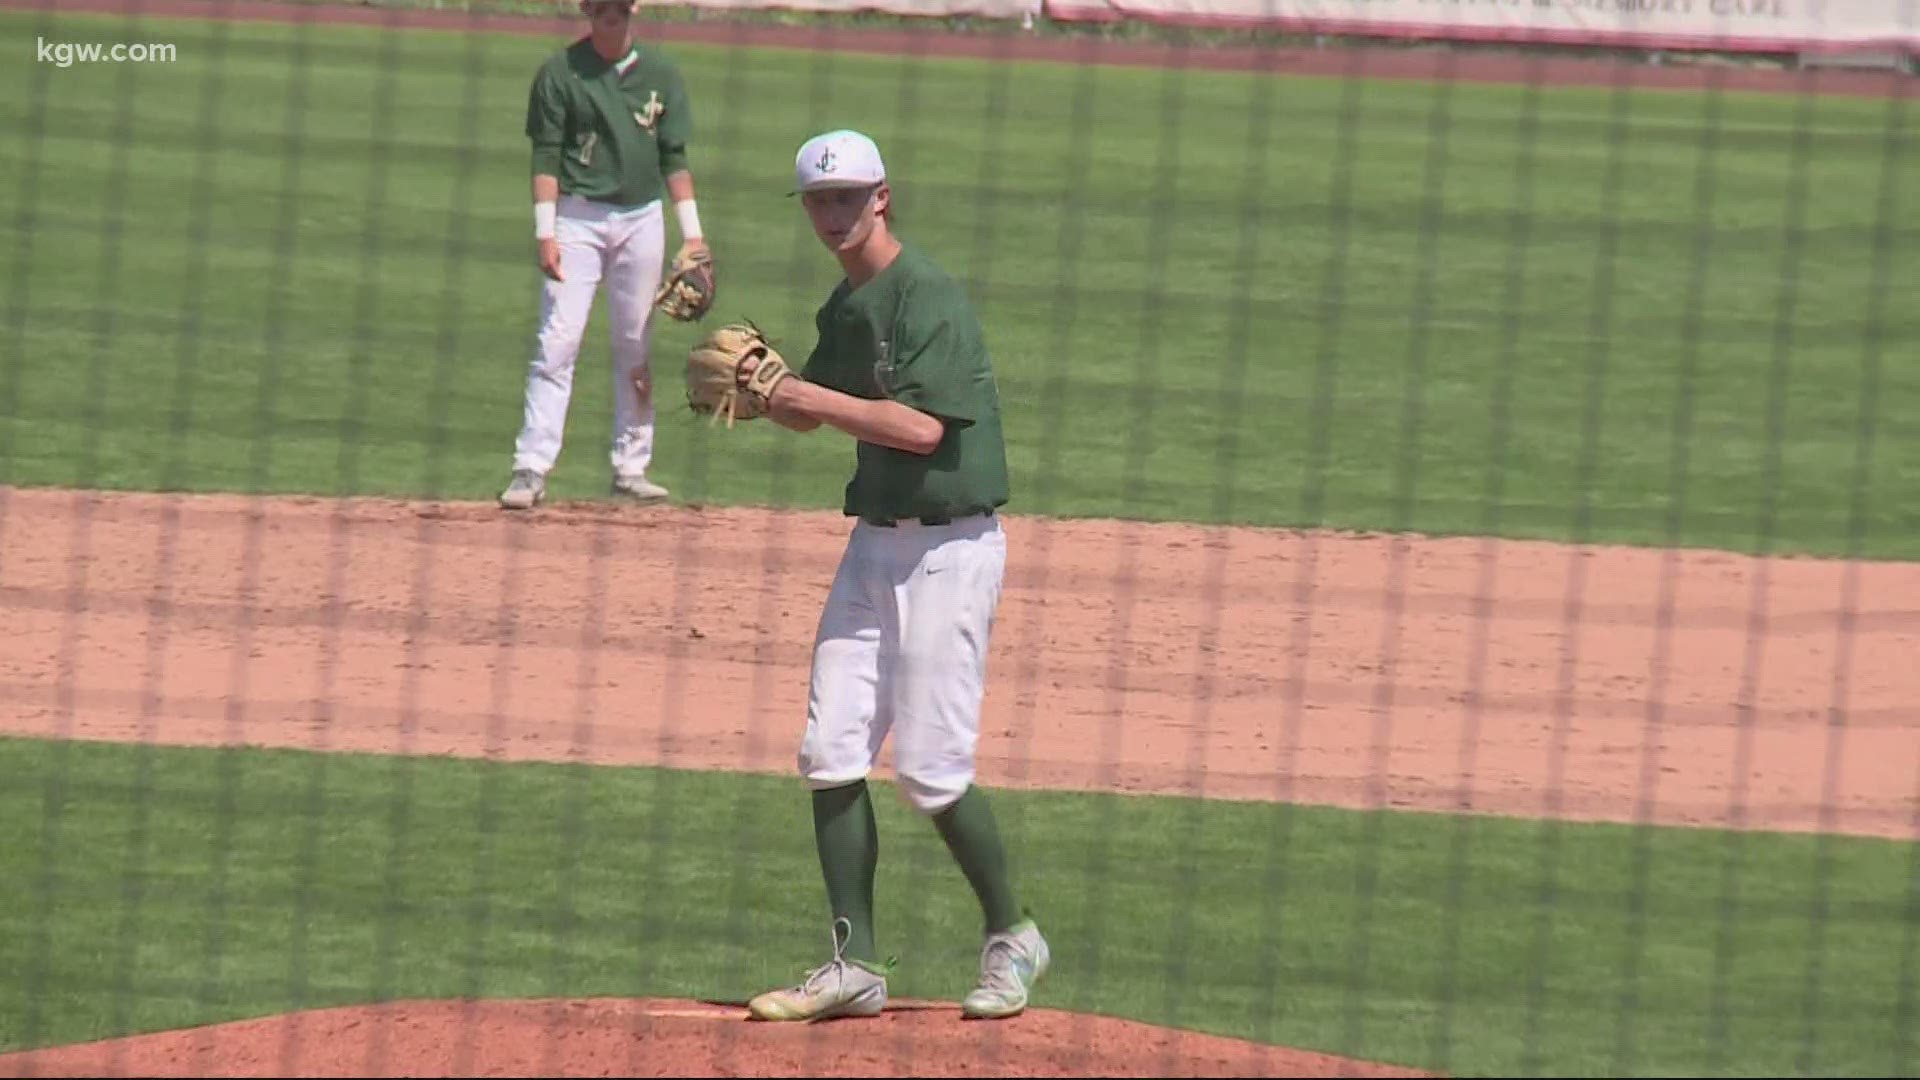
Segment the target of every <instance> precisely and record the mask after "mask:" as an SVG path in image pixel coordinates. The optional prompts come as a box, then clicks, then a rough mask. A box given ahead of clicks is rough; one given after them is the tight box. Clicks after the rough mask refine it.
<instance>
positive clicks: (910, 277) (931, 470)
mask: <svg viewBox="0 0 1920 1080" xmlns="http://www.w3.org/2000/svg"><path fill="white" fill-rule="evenodd" d="M814 329H815V330H816V332H817V333H818V335H819V338H818V341H817V343H816V344H815V345H814V349H813V353H812V355H810V356H809V357H808V358H807V362H806V365H805V366H804V367H803V368H802V369H801V376H802V377H803V378H805V379H806V380H807V381H809V382H817V383H820V384H821V385H823V386H828V387H832V388H833V389H835V390H838V391H840V392H842V393H845V394H852V395H853V396H855V397H860V398H867V399H869V400H877V399H880V398H891V399H893V400H894V401H898V402H900V403H901V404H903V405H910V406H912V407H913V408H916V409H919V410H921V411H922V412H927V413H932V414H933V415H935V416H937V417H939V418H940V419H941V420H942V421H944V422H945V425H946V434H945V435H944V436H943V437H942V438H941V440H940V445H939V446H938V447H937V448H936V449H935V450H934V451H933V453H931V454H928V455H925V456H922V455H920V454H914V453H910V452H908V451H905V450H895V449H893V448H891V447H887V446H880V445H878V444H875V443H869V442H866V441H864V440H863V441H861V442H860V443H859V444H858V448H857V450H856V452H855V468H854V473H853V480H852V481H851V482H850V483H848V484H847V492H846V512H847V513H848V514H850V515H854V516H857V517H869V518H884V519H894V518H920V517H933V518H954V517H960V516H963V515H967V514H975V513H981V512H984V511H987V510H991V509H993V508H995V507H998V506H1002V505H1005V503H1006V501H1007V451H1006V440H1005V438H1004V437H1003V436H1002V434H1001V428H1000V396H999V389H998V387H997V386H996V385H995V382H994V377H993V367H992V364H991V363H990V362H989V360H988V357H987V347H986V340H985V336H984V335H983V334H982V333H981V330H980V323H979V320H978V319H976V318H975V317H974V314H973V306H972V305H971V304H970V303H969V302H968V301H967V296H966V293H965V291H964V290H962V289H961V287H960V285H959V283H958V282H956V281H954V280H953V279H952V278H950V277H948V276H947V274H946V273H945V272H944V271H942V270H941V269H940V268H939V267H938V266H936V265H934V263H933V261H932V260H930V259H928V258H927V257H926V256H925V255H923V254H921V253H920V252H919V251H918V250H916V249H915V248H914V247H912V246H911V245H902V247H901V250H900V254H899V255H898V257H896V258H895V259H894V260H893V262H891V263H889V264H888V265H887V267H886V269H884V270H882V271H880V273H879V274H877V275H875V276H874V277H873V279H872V280H870V281H868V282H867V283H866V284H865V285H862V286H861V287H859V288H858V289H854V288H852V287H850V285H849V284H848V282H846V281H845V280H842V281H841V282H840V284H839V286H838V287H836V288H835V289H834V291H833V295H831V296H829V297H828V298H827V301H826V303H824V304H822V305H821V307H820V310H819V311H818V312H817V313H816V314H815V316H814Z"/></svg>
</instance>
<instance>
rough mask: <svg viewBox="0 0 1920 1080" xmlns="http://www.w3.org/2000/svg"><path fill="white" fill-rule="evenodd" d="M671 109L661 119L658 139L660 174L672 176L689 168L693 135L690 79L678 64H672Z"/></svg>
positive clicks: (669, 75)
mask: <svg viewBox="0 0 1920 1080" xmlns="http://www.w3.org/2000/svg"><path fill="white" fill-rule="evenodd" d="M666 83H667V111H666V114H665V115H664V116H662V117H661V118H660V127H659V130H658V132H657V133H656V134H655V136H654V138H655V140H656V141H657V142H658V143H659V148H660V175H661V176H672V175H673V174H674V173H677V172H679V171H681V170H682V169H685V168H687V142H688V141H689V140H690V139H692V138H693V112H692V105H691V103H690V102H689V101H688V98H687V84H686V80H684V79H682V78H681V77H680V69H679V68H678V67H677V66H672V67H668V69H667V72H666Z"/></svg>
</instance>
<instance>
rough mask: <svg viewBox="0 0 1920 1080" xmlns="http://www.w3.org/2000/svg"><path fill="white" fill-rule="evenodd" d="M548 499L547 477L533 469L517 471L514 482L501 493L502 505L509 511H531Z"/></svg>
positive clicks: (515, 471) (514, 471)
mask: <svg viewBox="0 0 1920 1080" xmlns="http://www.w3.org/2000/svg"><path fill="white" fill-rule="evenodd" d="M546 497H547V478H546V477H544V476H541V475H540V474H539V473H537V472H534V471H533V470H532V469H515V470H513V482H512V483H510V484H508V485H507V490H505V491H503V492H501V493H500V505H501V506H503V507H505V508H507V509H508V510H531V509H533V508H534V507H535V506H537V505H539V503H540V501H541V500H543V499H545V498H546Z"/></svg>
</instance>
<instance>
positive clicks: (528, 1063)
mask: <svg viewBox="0 0 1920 1080" xmlns="http://www.w3.org/2000/svg"><path fill="white" fill-rule="evenodd" d="M744 1015H745V1014H744V1013H743V1012H742V1010H740V1009H737V1008H727V1007H722V1006H716V1005H705V1004H700V1003H697V1002H687V1001H657V1000H645V1001H629V1000H618V1001H615V1000H591V1001H567V1002H553V1001H525V1002H502V1001H479V1002H396V1003H393V1004H390V1005H381V1006H373V1007H365V1008H343V1009H327V1010H320V1011H315V1012H310V1013H302V1014H296V1016H295V1017H292V1018H289V1017H272V1018H269V1019H265V1020H248V1021H242V1022H239V1023H233V1024H222V1025H218V1026H214V1027H207V1028H200V1029H196V1030H192V1031H179V1032H168V1033H165V1034H162V1035H157V1036H148V1037H144V1038H140V1039H116V1040H112V1041H109V1042H100V1043H91V1044H87V1045H83V1046H73V1047H62V1048H60V1049H58V1050H50V1051H41V1052H40V1053H37V1054H15V1055H8V1056H0V1076H390V1075H404V1076H970V1075H982V1074H984V1075H993V1076H1040V1077H1052V1076H1312V1077H1318V1076H1354V1077H1387V1076H1429V1075H1432V1074H1430V1073H1422V1072H1417V1071H1414V1070H1410V1069H1400V1068H1395V1067H1392V1066H1384V1065H1374V1064H1369V1063H1366V1062H1360V1061H1353V1060H1351V1059H1348V1058H1338V1057H1331V1056H1328V1055H1325V1054H1313V1053H1307V1052H1304V1051H1299V1050H1289V1049H1285V1048H1282V1047H1273V1046H1263V1045H1260V1044H1258V1043H1249V1042H1241V1041H1239V1040H1235V1039H1223V1038H1218V1037H1215V1036H1210V1035H1199V1034H1195V1033H1192V1032H1184V1031H1171V1030H1167V1029H1162V1028H1152V1027H1147V1026H1144V1025H1140V1024H1130V1023H1126V1022H1124V1021H1120V1020H1113V1019H1109V1018H1106V1017H1094V1016H1082V1015H1075V1014H1069V1013H1061V1012H1055V1011H1052V1010H1048V1009H1035V1010H1031V1011H1029V1012H1028V1013H1026V1014H1025V1015H1024V1016H1021V1017H1018V1018H1016V1019H1014V1020H1010V1021H1005V1022H1001V1023H992V1024H976V1023H968V1022H966V1021H963V1020H961V1019H960V1016H959V1009H958V1007H956V1006H949V1005H935V1004H921V1003H907V1004H905V1005H904V1006H903V1007H900V1008H891V1007H890V1008H889V1011H888V1012H886V1013H885V1014H883V1015H882V1016H881V1017H880V1018H879V1019H877V1020H860V1021H845V1022H838V1023H830V1024H821V1025H812V1026H797V1025H784V1024H780V1025H775V1024H757V1023H753V1022H752V1021H748V1020H744V1019H743V1017H744Z"/></svg>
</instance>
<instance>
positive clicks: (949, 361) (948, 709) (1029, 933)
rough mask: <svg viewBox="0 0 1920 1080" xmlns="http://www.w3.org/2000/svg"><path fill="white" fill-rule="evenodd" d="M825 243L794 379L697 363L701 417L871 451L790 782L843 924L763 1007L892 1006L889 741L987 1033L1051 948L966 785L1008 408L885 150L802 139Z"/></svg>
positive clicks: (706, 360) (864, 143)
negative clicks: (967, 943)
mask: <svg viewBox="0 0 1920 1080" xmlns="http://www.w3.org/2000/svg"><path fill="white" fill-rule="evenodd" d="M795 173H796V181H797V187H798V194H799V195H800V200H801V203H802V205H803V206H804V207H805V210H806V213H807V216H808V219H809V220H810V222H811V223H812V225H813V231H814V234H815V235H816V236H817V237H818V238H819V239H820V242H821V243H822V244H824V245H825V246H826V248H827V250H829V251H831V252H832V253H833V255H834V256H835V258H836V259H838V261H839V263H840V266H841V268H842V269H843V270H844V271H845V277H844V278H843V279H842V280H841V281H840V282H839V284H838V285H837V286H836V287H835V288H834V290H833V293H832V295H830V296H829V297H828V298H827V300H826V302H825V303H824V304H823V305H822V306H821V307H820V309H819V311H818V312H817V314H816V316H815V330H816V333H817V341H816V344H815V345H814V348H813V353H812V355H811V356H810V357H809V358H808V360H807V363H806V364H805V366H804V368H803V369H802V370H801V371H800V372H798V373H795V372H792V371H789V370H788V369H787V367H786V363H785V361H784V360H783V359H782V358H781V357H780V356H779V354H778V352H777V351H776V350H775V349H774V348H773V347H772V345H771V344H770V342H769V341H768V340H767V339H766V338H765V337H764V336H763V335H761V334H760V333H759V330H758V328H756V327H753V326H752V325H750V324H748V325H744V326H743V325H734V326H727V327H722V328H720V329H719V330H716V331H715V332H714V333H712V334H709V335H708V336H707V338H706V340H704V341H703V342H702V343H701V344H699V345H697V346H695V348H694V349H693V350H692V351H691V352H690V354H689V356H688V377H687V386H688V400H689V403H690V404H691V405H692V406H693V408H694V410H695V411H696V412H702V413H708V414H711V415H712V416H713V417H715V418H716V420H717V418H718V417H720V416H721V415H722V414H724V415H725V416H726V418H727V420H728V422H729V423H732V422H733V421H735V420H737V419H740V418H743V417H744V418H746V419H753V418H756V417H761V416H765V417H769V418H771V419H772V420H773V421H774V422H776V423H778V424H780V425H782V426H784V427H787V428H790V429H792V430H794V431H812V430H814V429H816V428H819V427H820V426H822V425H823V424H824V425H827V426H829V427H832V428H835V429H838V430H839V431H841V432H844V433H846V434H848V435H850V436H852V437H853V438H854V439H855V440H856V441H857V444H858V449H857V452H856V457H855V461H856V464H855V468H854V474H853V479H852V481H851V482H850V483H849V484H848V485H847V490H846V503H845V513H846V514H847V515H848V516H849V517H853V518H855V519H856V520H855V522H854V525H853V528H852V532H851V534H850V535H849V536H848V538H847V546H846V549H845V551H844V553H843V554H842V556H841V561H840V566H839V569H838V571H837V572H836V573H835V576H834V579H833V584H832V586H831V587H830V588H829V590H828V593H827V599H826V606H825V609H824V610H823V611H822V612H821V615H820V622H819V626H818V630H817V633H816V637H815V640H814V645H813V668H812V675H811V683H810V687H809V692H808V696H807V726H806V733H805V735H804V736H802V738H801V740H800V748H799V756H798V765H799V771H800V773H801V775H802V776H803V777H804V778H805V780H806V782H807V785H808V787H809V788H810V789H811V791H812V804H813V805H812V810H813V826H814V838H815V841H816V843H817V845H818V848H819V855H820V866H821V869H822V871H823V873H824V875H825V878H826V891H827V901H828V904H829V906H830V908H831V914H832V915H833V926H832V930H833V956H832V959H831V960H829V961H828V962H827V963H825V964H823V965H821V966H820V967H817V968H815V969H813V970H812V971H810V972H809V973H808V974H807V976H806V978H805V979H803V980H802V981H801V982H800V983H799V984H798V985H795V986H790V987H782V988H779V989H775V990H771V991H768V992H767V993H765V994H761V995H759V996H758V997H756V998H754V999H753V1000H752V1001H751V1002H750V1003H749V1010H750V1011H751V1013H752V1014H753V1015H754V1016H755V1017H757V1018H759V1019H762V1020H823V1019H829V1018H834V1017H849V1016H873V1015H875V1014H877V1013H879V1012H881V1011H882V1009H883V1008H884V1007H885V1005H886V1001H887V974H888V967H886V966H883V965H881V964H880V962H879V955H878V953H877V952H876V945H875V928H874V924H873V885H874V871H875V868H876V864H877V862H878V843H879V841H878V837H877V835H876V832H875V824H874V815H873V802H872V798H871V796H870V795H869V794H868V791H867V776H868V773H869V771H870V770H871V769H872V767H873V764H874V761H875V759H876V758H877V756H878V755H879V752H880V747H881V744H882V743H883V742H885V741H886V740H887V739H888V737H889V736H891V738H892V740H893V758H894V766H895V771H896V772H897V773H898V775H899V778H900V788H901V791H902V794H903V795H904V796H905V797H906V799H907V801H908V802H909V803H910V804H912V806H913V807H914V809H915V810H917V811H919V812H920V813H921V814H922V815H924V816H925V817H927V818H929V819H931V821H932V823H933V825H934V827H935V828H936V829H937V830H938V831H939V833H940V836H941V838H942V839H943V840H944V841H945V842H946V845H947V848H948V850H949V851H950V852H951V853H952V855H953V857H954V860H955V861H956V862H958V863H959V866H960V869H961V871H962V873H963V874H964V876H965V877H966V879H967V882H968V883H969V884H970V885H971V886H972V888H973V892H974V895H975V896H976V897H977V898H978V900H979V902H980V910H981V914H982V919H983V924H984V943H983V945H982V947H981V951H980V971H979V980H978V982H977V983H976V984H975V985H974V988H973V990H972V991H971V992H970V993H969V994H967V996H966V998H965V1000H964V1001H963V1002H962V1003H961V1008H962V1011H963V1013H964V1014H965V1015H966V1016H969V1017H976V1018H998V1017H1007V1016H1013V1015H1016V1014H1018V1013H1020V1012H1022V1011H1023V1010H1025V1009H1026V1007H1027V1001H1028V995H1029V992H1030V990H1031V988H1032V987H1033V985H1034V984H1035V982H1036V981H1037V980H1038V979H1039V978H1040V977H1041V976H1042V975H1044V974H1045V973H1046V971H1047V967H1048V964H1049V962H1050V957H1049V953H1048V947H1047V942H1046V940H1045V939H1044V938H1043V937H1041V935H1040V930H1039V927H1038V926H1037V925H1035V923H1034V921H1033V920H1032V919H1030V918H1028V917H1027V916H1026V913H1025V912H1024V911H1023V909H1022V908H1021V906H1020V904H1019V902H1018V900H1017V899H1016V897H1015V893H1014V889H1013V884H1012V882H1011V880H1009V875H1008V871H1007V862H1006V855H1005V851H1004V849H1003V847H1002V845H1001V839H1000V834H999V831H998V826H997V825H996V824H995V821H994V815H993V811H992V808H991V806H990V804H989V802H988V800H987V796H986V794H985V793H984V792H982V791H981V790H980V789H979V788H978V787H976V786H975V785H974V782H973V781H974V759H975V748H976V746H977V744H978V742H979V738H980V707H981V703H982V699H983V695H984V693H985V689H986V671H987V655H988V639H989V636H990V635H991V632H992V629H993V621H994V613H995V610H996V608H997V607H998V605H999V602H1000V585H1001V578H1002V575H1003V573H1004V571H1005V569H1006V559H1007V542H1006V536H1005V534H1004V533H1003V532H1002V531H1001V528H1000V521H999V518H998V515H997V510H998V508H999V507H1001V506H1003V505H1004V504H1005V503H1006V502H1007V498H1008V482H1007V461H1006V447H1005V441H1004V439H1003V437H1002V434H1001V423H1000V402H999V393H998V389H997V387H996V385H995V381H994V376H993V369H992V365H991V363H990V362H989V358H988V354H987V348H986V344H985V340H984V337H983V334H982V331H981V328H980V324H979V322H978V321H977V320H976V318H975V316H974V313H973V309H972V307H971V306H970V305H969V303H968V300H967V297H966V295H965V293H964V291H963V290H962V289H961V288H960V286H959V284H958V283H956V282H955V281H954V280H953V279H952V278H951V277H949V276H948V275H947V274H946V273H945V272H944V271H942V270H941V269H940V267H939V266H938V265H936V264H935V263H934V262H933V261H932V260H931V259H930V258H928V257H927V255H926V254H925V253H924V252H922V251H920V250H919V249H918V248H917V247H915V246H913V245H911V244H906V243H903V242H902V241H901V240H899V239H898V238H896V237H895V236H894V234H893V229H892V224H891V221H892V210H891V206H892V189H891V188H890V187H889V186H888V182H887V174H886V169H885V167H884V165H883V163H882V161H881V157H880V151H879V148H878V147H876V146H875V145H874V144H873V141H872V140H871V139H869V138H867V137H866V136H864V135H861V134H859V133H858V132H853V131H844V130H843V131H831V132H827V133H826V134H824V135H819V136H816V137H815V138H813V139H810V140H808V141H807V142H806V143H805V144H804V145H803V146H802V147H801V148H800V152H799V154H798V156H797V157H796V159H795Z"/></svg>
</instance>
